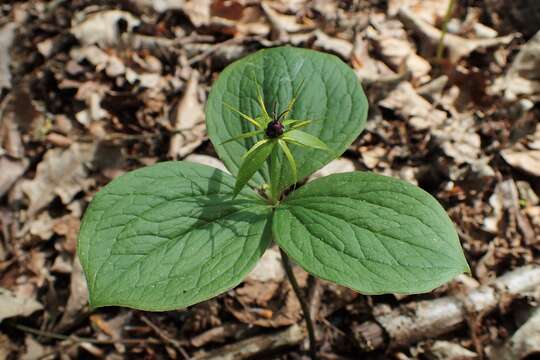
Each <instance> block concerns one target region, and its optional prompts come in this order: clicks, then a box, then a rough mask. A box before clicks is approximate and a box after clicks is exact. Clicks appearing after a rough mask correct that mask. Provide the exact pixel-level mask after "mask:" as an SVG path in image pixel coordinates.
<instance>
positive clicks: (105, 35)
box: [71, 10, 141, 46]
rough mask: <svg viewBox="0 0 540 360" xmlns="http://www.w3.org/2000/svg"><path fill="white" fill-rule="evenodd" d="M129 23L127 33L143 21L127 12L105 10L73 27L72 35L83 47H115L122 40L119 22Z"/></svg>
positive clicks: (89, 16) (87, 17)
mask: <svg viewBox="0 0 540 360" xmlns="http://www.w3.org/2000/svg"><path fill="white" fill-rule="evenodd" d="M120 19H123V20H124V21H126V22H127V31H131V30H132V29H133V28H134V27H135V26H137V25H139V24H140V23H141V21H140V20H139V19H137V18H136V17H135V16H133V15H132V14H131V13H129V12H127V11H121V10H105V11H99V12H96V13H93V14H90V15H88V16H86V17H85V18H84V19H83V20H82V21H80V22H79V23H76V24H74V25H73V26H72V27H71V33H72V34H73V35H74V36H75V37H76V38H77V39H78V40H79V42H81V44H83V45H93V44H98V45H101V46H114V45H116V44H117V43H118V41H119V39H120V35H121V33H120V31H119V30H118V21H119V20H120Z"/></svg>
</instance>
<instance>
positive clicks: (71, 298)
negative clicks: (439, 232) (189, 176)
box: [0, 0, 540, 359]
mask: <svg viewBox="0 0 540 360" xmlns="http://www.w3.org/2000/svg"><path fill="white" fill-rule="evenodd" d="M458 3H459V4H458V5H457V6H455V8H454V12H453V13H452V14H451V16H450V21H449V22H448V24H447V29H448V33H447V34H446V35H445V36H444V40H443V42H442V43H443V45H444V46H443V48H444V51H443V56H442V58H437V56H436V52H437V47H438V46H439V42H440V41H441V35H442V28H443V22H444V17H445V13H446V11H447V6H448V2H447V1H434V0H433V1H432V0H425V1H419V0H391V1H388V2H383V1H377V0H370V1H366V2H358V1H351V2H340V1H318V0H317V1H311V2H310V1H303V0H298V1H278V0H276V1H266V0H264V1H258V0H257V1H242V0H232V1H224V0H213V1H210V0H209V1H187V0H186V1H166V0H163V1H148V0H134V1H131V2H129V5H128V4H127V3H120V4H116V5H111V4H110V3H107V2H99V1H86V2H62V1H59V2H51V3H47V4H45V3H41V2H38V1H28V2H12V3H9V4H4V5H2V6H0V14H2V15H3V16H4V19H5V21H3V22H2V23H1V24H0V43H1V44H2V46H0V49H1V50H0V169H1V170H2V172H1V173H0V287H2V293H1V296H0V297H1V298H2V305H1V306H0V312H2V315H1V317H2V323H1V324H0V330H1V333H2V335H1V336H0V354H1V355H2V356H4V355H5V356H12V357H15V358H18V357H20V358H35V357H39V356H45V355H47V354H52V356H60V354H62V355H61V356H62V358H80V357H87V356H97V357H107V358H111V359H113V358H126V357H128V358H135V357H137V358H138V357H147V358H187V357H189V356H196V357H198V358H205V357H212V356H216V354H220V356H227V354H229V356H233V357H235V358H242V355H240V354H241V353H242V352H241V351H239V347H240V348H245V347H247V346H248V345H253V348H252V349H256V350H252V351H254V352H252V353H250V354H251V356H255V357H257V358H260V357H261V356H262V355H261V354H264V353H268V352H269V351H271V353H272V354H274V355H270V356H275V357H274V358H280V359H297V358H299V356H300V355H299V354H300V350H301V347H302V344H301V342H302V337H303V335H302V332H301V330H299V329H300V328H297V327H295V326H297V325H296V324H299V325H301V324H302V323H301V322H299V321H300V320H301V313H300V309H299V305H298V303H297V301H296V299H295V298H294V296H292V292H291V291H290V289H289V288H288V284H287V283H286V281H284V278H283V271H282V269H281V267H280V263H279V253H276V251H275V249H273V248H270V249H268V250H267V254H266V255H265V257H263V260H262V261H261V264H260V265H259V266H258V267H257V268H256V269H255V270H254V272H253V273H252V274H251V275H250V276H249V277H248V279H246V281H245V282H244V283H243V284H241V285H240V286H239V287H237V288H236V289H233V290H231V291H229V292H228V293H227V294H225V295H223V296H221V297H219V298H217V299H215V300H211V301H208V302H206V303H204V304H200V305H197V306H194V307H192V308H189V309H180V310H178V311H174V312H167V313H160V314H145V313H143V312H139V311H133V310H129V309H120V308H114V307H113V308H109V309H100V310H97V311H92V310H91V309H89V308H88V307H87V300H86V299H87V292H86V288H85V280H84V278H83V276H82V273H81V272H80V265H79V264H78V261H76V260H75V247H76V236H77V231H78V227H79V222H80V217H81V215H82V213H83V211H84V208H85V207H86V206H87V204H88V202H89V200H90V199H91V198H92V196H93V195H94V194H95V192H96V191H97V190H98V189H99V188H100V187H101V186H103V185H105V184H106V183H107V182H108V181H110V180H111V179H112V178H114V177H116V176H118V175H120V174H122V173H124V172H126V171H129V170H132V169H135V168H138V167H140V166H143V165H148V164H152V163H155V162H158V161H164V160H167V159H186V160H188V161H194V162H199V163H204V164H208V165H211V166H215V167H222V166H223V164H222V163H221V162H220V161H219V160H218V159H217V156H216V154H215V151H214V149H213V148H212V146H211V144H210V143H209V142H208V140H207V136H206V129H205V125H204V104H205V101H206V96H207V93H208V90H209V88H210V86H211V85H212V83H213V81H214V80H215V79H216V78H217V76H218V74H219V72H220V71H221V70H222V69H223V68H224V67H225V66H226V65H227V64H229V63H230V62H232V61H234V60H236V59H238V58H240V57H242V56H244V55H247V54H249V53H251V52H253V51H255V50H257V49H260V48H265V47H272V46H278V45H283V44H291V45H294V46H301V47H307V48H313V49H318V50H323V51H327V52H330V53H333V54H336V55H337V56H339V57H340V58H341V59H342V60H343V61H345V62H347V63H348V64H349V65H350V66H351V67H352V68H353V69H354V70H355V71H356V73H357V76H358V78H359V79H361V80H362V81H363V85H364V88H365V90H366V93H367V95H368V96H369V98H370V104H371V106H370V117H369V120H368V124H367V131H365V132H364V134H363V135H362V136H361V137H360V138H359V139H357V140H356V141H355V142H354V143H353V145H351V146H350V148H349V149H348V150H347V151H346V152H345V153H344V154H343V155H342V157H341V158H340V159H337V160H336V161H334V162H332V163H330V164H329V165H328V166H327V167H325V168H323V169H321V171H320V174H329V173H340V172H348V171H353V170H355V169H357V170H363V169H370V170H373V171H376V172H378V173H381V174H387V175H392V176H397V177H401V178H403V179H405V180H407V181H410V182H413V183H417V184H418V185H420V186H421V187H423V188H424V189H425V190H427V191H429V192H431V193H432V194H434V195H435V196H436V197H437V198H438V199H439V201H441V202H442V204H443V205H444V206H445V208H446V209H447V211H448V213H449V214H450V215H451V216H452V218H453V220H454V222H455V224H456V226H457V227H458V230H459V234H460V237H461V241H462V244H463V247H464V249H465V252H466V255H467V258H468V261H469V264H470V265H471V269H472V278H471V279H470V280H471V281H474V282H476V283H478V284H479V285H480V286H484V285H486V284H487V283H489V282H490V281H493V280H492V279H495V278H497V279H498V278H500V277H501V276H502V275H503V274H505V273H508V272H510V271H512V270H516V269H518V270H519V269H521V268H523V267H524V266H525V265H527V264H538V256H539V251H540V204H539V201H538V198H539V196H540V173H539V171H538V169H540V155H539V151H540V124H539V122H538V119H539V118H540V112H539V110H538V109H539V107H538V104H539V101H540V96H539V89H540V87H539V85H538V79H540V73H539V71H540V70H539V69H540V66H538V59H540V48H539V46H538V39H539V36H540V32H538V27H536V28H535V27H534V24H538V20H539V19H540V15H539V14H540V11H538V2H535V1H534V0H522V1H518V2H515V3H514V2H503V1H500V0H489V1H486V2H485V7H484V6H483V5H481V4H480V2H476V1H472V2H467V3H462V2H458ZM318 175H319V174H317V175H314V177H316V176H318ZM297 271H301V270H300V269H297ZM299 275H300V274H299ZM300 277H301V278H303V282H302V284H303V286H304V289H305V290H306V292H309V293H310V294H312V295H313V294H315V295H314V296H313V302H312V305H313V304H316V303H317V302H318V303H319V305H318V306H315V305H313V306H314V307H313V309H316V310H318V311H317V314H316V316H315V317H316V318H317V320H318V321H317V328H318V333H319V337H320V339H319V342H320V356H321V357H322V358H328V359H330V358H332V359H335V358H344V359H346V358H355V357H356V356H357V354H358V351H360V349H359V347H358V344H355V343H354V342H351V341H350V334H351V332H352V331H353V330H354V329H357V325H358V324H368V320H369V319H371V318H373V317H378V316H379V317H380V316H381V314H380V311H381V309H384V308H386V309H387V310H389V311H392V309H394V310H395V309H413V308H415V306H417V305H418V304H424V303H422V301H427V302H429V301H434V302H436V301H442V300H440V299H442V298H443V297H444V296H450V295H452V296H454V295H455V296H456V297H457V298H459V296H460V294H467V293H468V292H470V291H473V290H474V289H476V288H477V287H474V288H468V287H466V286H463V285H462V284H461V283H460V281H459V279H456V280H455V281H454V282H452V283H450V284H448V285H446V286H443V287H442V288H440V289H437V290H436V291H434V292H433V293H432V294H424V295H414V296H408V297H404V298H403V297H393V296H371V297H366V296H362V295H358V294H356V293H354V292H352V291H350V290H348V289H345V288H341V287H339V286H336V285H332V284H328V283H326V282H324V281H322V282H320V283H319V285H317V287H318V288H319V289H320V291H315V289H316V288H317V287H316V286H315V285H313V282H312V281H311V280H310V279H309V278H308V277H307V275H306V274H305V273H303V275H301V276H300ZM460 284H461V285H460ZM539 298H540V296H539V292H538V287H536V288H535V289H534V290H530V289H529V290H527V291H526V292H524V293H516V294H514V293H512V294H511V296H510V295H508V296H507V299H508V300H507V304H506V305H505V306H503V304H502V301H501V304H500V305H499V307H497V308H493V309H492V308H490V310H489V311H486V312H483V313H481V314H474V313H472V312H471V313H467V314H466V318H467V319H466V321H465V323H466V324H468V325H466V324H464V325H461V326H460V327H458V328H456V329H449V330H448V332H446V333H445V334H444V335H440V336H439V335H433V336H431V338H422V339H417V340H415V341H414V342H411V343H408V344H406V345H403V346H401V347H400V348H394V349H388V350H384V349H385V348H386V346H387V345H389V344H390V343H391V342H392V341H394V340H395V339H391V338H390V339H386V341H389V343H385V342H384V341H385V340H384V339H383V340H382V341H383V342H382V343H381V344H380V347H379V348H378V349H379V350H376V351H372V352H370V353H368V354H364V355H363V356H365V357H366V358H370V359H371V358H373V359H385V358H389V357H392V358H403V359H405V358H406V359H424V358H428V359H439V358H448V359H450V358H454V357H456V358H490V359H496V358H504V357H506V358H516V359H517V358H519V359H522V358H526V357H527V356H530V354H531V353H534V352H535V351H536V352H538V349H537V348H535V347H534V344H532V343H528V342H527V341H528V339H534V337H535V336H536V337H537V336H538V326H537V322H538V321H537V318H538V312H537V310H536V311H535V310H534V308H535V307H536V306H537V305H536V304H537V301H538V299H539ZM535 301H536V302H535ZM428 304H433V303H431V302H429V303H428ZM466 305H467V306H474V303H468V304H466ZM524 305H527V306H528V307H529V308H531V309H533V310H531V311H522V310H520V309H522V308H523V306H524ZM515 316H519V317H520V319H521V320H520V321H519V322H516V321H513V318H514V317H515ZM390 325H392V324H390ZM390 325H389V326H390ZM21 326H26V327H21ZM28 328H30V329H31V330H28ZM370 329H371V330H373V329H374V328H370ZM366 334H368V335H369V334H372V333H366ZM366 334H364V335H366ZM433 334H437V332H436V331H435V332H433ZM413 335H414V334H413ZM270 339H271V340H272V341H265V340H270ZM272 344H274V345H272ZM275 344H286V345H287V346H286V347H285V348H283V347H282V348H281V349H277V350H276V348H275ZM362 349H363V348H362ZM363 350H365V349H363ZM272 351H273V352H272ZM276 351H277V352H276ZM385 351H386V352H385ZM267 358H271V357H268V356H267Z"/></svg>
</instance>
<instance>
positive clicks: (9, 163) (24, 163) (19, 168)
mask: <svg viewBox="0 0 540 360" xmlns="http://www.w3.org/2000/svg"><path fill="white" fill-rule="evenodd" d="M28 164H29V162H28V159H21V160H13V159H10V158H8V157H7V156H2V157H0V169H2V171H1V172H0V198H1V197H2V196H4V194H5V193H6V192H7V191H8V190H9V189H10V188H11V186H13V184H15V182H16V181H17V180H18V179H19V178H20V177H21V176H22V175H23V174H24V172H25V171H26V169H27V168H28Z"/></svg>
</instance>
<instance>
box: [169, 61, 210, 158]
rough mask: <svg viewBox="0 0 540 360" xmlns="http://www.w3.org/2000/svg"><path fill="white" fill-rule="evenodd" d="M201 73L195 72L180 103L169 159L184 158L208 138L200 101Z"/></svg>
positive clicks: (176, 112) (176, 114)
mask: <svg viewBox="0 0 540 360" xmlns="http://www.w3.org/2000/svg"><path fill="white" fill-rule="evenodd" d="M198 89H199V73H198V72H197V71H195V70H193V72H192V74H191V77H190V79H189V81H188V83H187V85H186V89H185V91H184V94H183V95H182V99H181V100H180V102H179V103H178V106H177V108H176V111H175V112H174V113H175V119H174V122H173V129H174V130H175V131H176V132H177V133H175V134H174V135H173V136H172V137H171V143H170V146H169V157H171V158H173V159H177V158H183V157H184V156H186V155H188V154H189V153H191V152H192V151H193V150H194V149H195V148H196V147H197V146H199V145H200V144H201V143H202V142H203V140H204V139H205V138H206V125H205V123H204V112H203V105H202V103H201V101H200V100H199V93H198Z"/></svg>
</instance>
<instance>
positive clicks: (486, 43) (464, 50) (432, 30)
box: [399, 8, 515, 63]
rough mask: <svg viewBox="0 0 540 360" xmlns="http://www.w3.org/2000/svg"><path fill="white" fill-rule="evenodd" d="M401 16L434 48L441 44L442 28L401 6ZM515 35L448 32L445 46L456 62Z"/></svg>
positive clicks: (508, 40)
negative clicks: (484, 36)
mask: <svg viewBox="0 0 540 360" xmlns="http://www.w3.org/2000/svg"><path fill="white" fill-rule="evenodd" d="M399 18H400V19H401V21H402V22H403V25H405V27H407V28H409V29H411V30H413V31H415V32H417V33H418V34H419V35H421V36H422V37H423V38H424V39H425V40H427V43H428V44H429V45H430V46H431V47H432V48H433V49H435V48H436V46H437V45H438V44H439V41H440V39H441V33H442V32H441V30H439V29H437V28H436V27H434V26H433V25H430V24H428V23H427V22H425V21H424V20H422V19H421V18H419V17H418V16H417V15H416V14H415V13H414V12H413V11H411V10H410V9H407V8H401V9H400V10H399ZM514 37H515V35H514V34H510V35H507V36H503V37H497V38H492V39H466V38H462V37H459V36H457V35H454V34H446V36H445V37H444V46H445V47H446V48H447V49H448V53H449V60H450V62H452V63H456V62H457V61H458V60H459V59H461V58H464V57H467V56H469V54H471V53H472V52H473V51H477V50H484V49H489V48H492V47H497V46H501V45H508V44H509V43H510V42H511V41H512V40H513V39H514Z"/></svg>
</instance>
